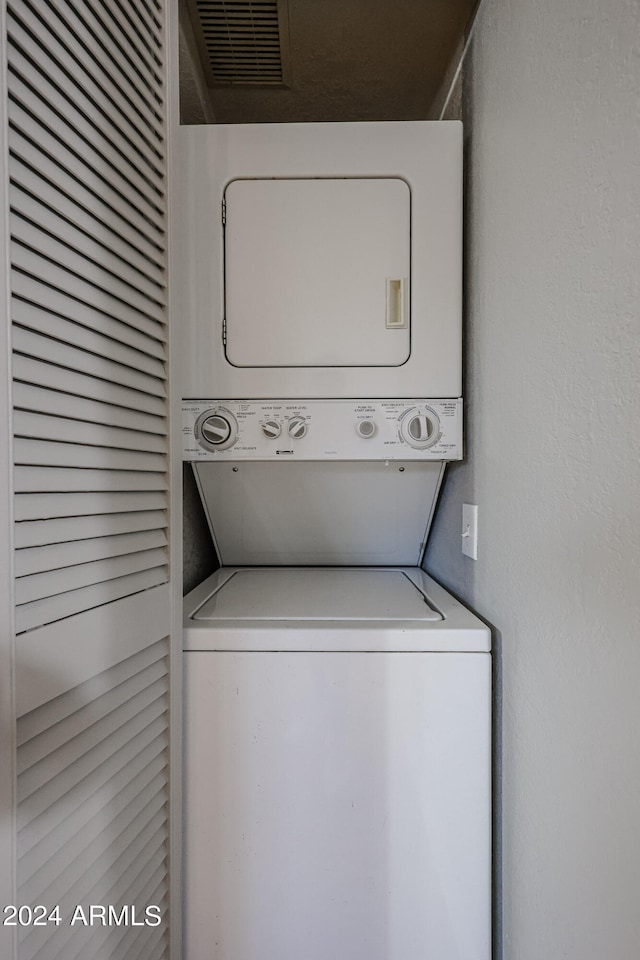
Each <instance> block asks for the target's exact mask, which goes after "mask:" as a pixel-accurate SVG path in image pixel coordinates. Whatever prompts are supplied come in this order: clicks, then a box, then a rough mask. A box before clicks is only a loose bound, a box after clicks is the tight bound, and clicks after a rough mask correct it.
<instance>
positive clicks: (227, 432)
mask: <svg viewBox="0 0 640 960" xmlns="http://www.w3.org/2000/svg"><path fill="white" fill-rule="evenodd" d="M200 429H201V431H202V436H203V437H204V439H205V440H206V441H207V442H208V443H212V444H213V445H214V446H216V447H219V446H220V444H221V443H225V442H226V441H227V440H228V439H229V437H230V436H231V424H230V423H229V421H228V420H227V418H226V417H222V416H221V415H220V414H219V413H216V414H215V415H214V416H213V417H207V419H206V420H204V421H203V422H202V425H201V426H200Z"/></svg>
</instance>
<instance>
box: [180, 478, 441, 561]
mask: <svg viewBox="0 0 640 960" xmlns="http://www.w3.org/2000/svg"><path fill="white" fill-rule="evenodd" d="M193 469H194V473H195V476H196V481H197V484H198V488H199V490H200V496H201V499H202V502H203V504H204V507H205V512H206V514H207V520H208V522H209V527H210V529H211V533H212V536H213V539H214V542H215V544H216V549H217V551H218V557H219V559H220V562H221V564H222V565H223V566H233V565H234V564H239V565H245V564H259V565H265V566H273V565H278V564H285V565H296V564H300V565H309V564H311V565H318V566H322V565H325V564H337V565H340V566H345V565H362V566H367V565H370V566H411V565H417V564H419V563H420V561H421V559H422V555H423V552H424V547H425V543H426V537H427V531H428V529H429V525H430V523H431V516H432V513H433V510H434V508H435V502H436V498H437V494H438V490H439V487H440V482H441V479H442V474H443V472H444V464H443V463H440V462H438V461H433V462H430V463H413V462H410V461H393V462H391V461H388V462H386V463H385V462H384V461H371V462H330V461H319V462H304V461H291V460H286V461H285V462H274V461H270V462H260V461H258V462H256V461H248V462H234V463H227V462H223V461H220V462H204V463H194V464H193Z"/></svg>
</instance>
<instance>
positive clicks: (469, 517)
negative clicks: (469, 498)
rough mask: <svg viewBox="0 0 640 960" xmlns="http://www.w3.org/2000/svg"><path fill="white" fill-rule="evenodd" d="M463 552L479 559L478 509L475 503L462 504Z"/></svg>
mask: <svg viewBox="0 0 640 960" xmlns="http://www.w3.org/2000/svg"><path fill="white" fill-rule="evenodd" d="M462 552H463V554H464V555H465V557H470V558H471V559H472V560H477V559H478V507H477V506H476V505H475V504H473V503H463V504H462Z"/></svg>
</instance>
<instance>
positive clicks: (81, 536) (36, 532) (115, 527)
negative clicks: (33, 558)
mask: <svg viewBox="0 0 640 960" xmlns="http://www.w3.org/2000/svg"><path fill="white" fill-rule="evenodd" d="M166 525H167V516H166V514H165V513H164V512H163V511H161V510H146V511H144V512H142V513H127V514H125V515H118V514H113V515H112V514H110V513H105V514H101V515H100V514H99V515H97V516H96V515H94V516H88V517H61V518H56V519H55V520H33V521H31V522H29V521H27V522H25V521H23V522H21V523H17V524H16V529H15V546H16V549H18V550H23V549H26V548H29V547H42V546H47V545H48V544H55V545H58V544H61V543H67V542H72V541H82V540H90V539H94V538H98V537H115V536H118V534H121V533H138V532H139V531H142V530H154V531H156V532H158V531H160V530H162V529H164V528H165V527H166Z"/></svg>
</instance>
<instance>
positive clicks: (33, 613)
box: [16, 566, 167, 633]
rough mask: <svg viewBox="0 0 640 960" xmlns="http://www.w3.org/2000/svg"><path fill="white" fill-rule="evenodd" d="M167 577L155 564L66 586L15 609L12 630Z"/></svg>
mask: <svg viewBox="0 0 640 960" xmlns="http://www.w3.org/2000/svg"><path fill="white" fill-rule="evenodd" d="M166 580H167V568H166V566H159V567H155V568H151V569H146V570H142V571H141V572H140V573H132V574H129V575H128V576H123V577H117V578H114V579H113V580H107V581H105V582H103V583H98V584H95V585H92V586H87V587H82V588H79V589H70V590H68V591H67V592H66V593H61V594H59V595H58V596H55V597H47V598H46V599H44V600H35V601H34V602H33V603H25V604H22V606H19V607H18V608H17V610H16V632H17V633H22V632H23V631H25V630H33V629H35V628H36V627H38V626H40V624H45V623H54V622H55V621H56V620H64V619H65V618H66V617H72V616H73V615H74V614H76V613H81V612H82V611H84V610H91V609H94V608H95V607H101V606H104V604H106V603H113V602H114V600H119V599H121V598H122V597H128V596H131V595H132V594H134V593H138V592H140V591H141V590H148V589H149V587H156V586H158V584H160V583H165V582H166Z"/></svg>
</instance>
